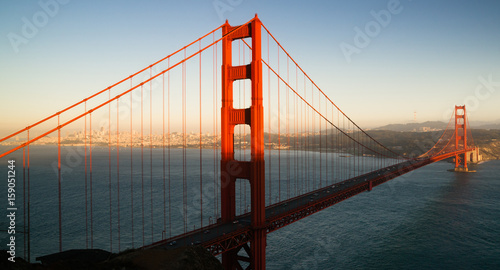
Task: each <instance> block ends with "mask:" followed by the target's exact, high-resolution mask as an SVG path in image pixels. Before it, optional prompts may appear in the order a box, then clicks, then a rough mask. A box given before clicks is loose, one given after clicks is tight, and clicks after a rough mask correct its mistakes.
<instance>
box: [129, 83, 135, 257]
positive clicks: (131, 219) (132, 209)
mask: <svg viewBox="0 0 500 270" xmlns="http://www.w3.org/2000/svg"><path fill="white" fill-rule="evenodd" d="M130 88H132V76H130ZM132 93H133V92H130V221H131V222H130V226H131V236H132V248H134V167H133V165H134V158H133V144H134V139H133V135H132V134H133V127H132V119H133V118H134V117H133V113H132V106H133V99H132Z"/></svg>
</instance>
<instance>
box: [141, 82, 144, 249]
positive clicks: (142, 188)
mask: <svg viewBox="0 0 500 270" xmlns="http://www.w3.org/2000/svg"><path fill="white" fill-rule="evenodd" d="M141 208H142V209H141V213H142V245H143V246H144V244H145V239H144V238H145V231H144V210H145V209H144V85H143V84H142V83H141Z"/></svg>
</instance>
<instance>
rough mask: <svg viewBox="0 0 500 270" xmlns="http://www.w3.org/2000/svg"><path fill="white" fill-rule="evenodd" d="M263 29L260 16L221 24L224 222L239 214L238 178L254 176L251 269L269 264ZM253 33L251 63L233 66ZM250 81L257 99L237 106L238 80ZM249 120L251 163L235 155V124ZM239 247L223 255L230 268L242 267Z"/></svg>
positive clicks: (222, 192) (222, 203)
mask: <svg viewBox="0 0 500 270" xmlns="http://www.w3.org/2000/svg"><path fill="white" fill-rule="evenodd" d="M261 28H262V23H261V22H260V20H259V18H258V17H257V15H255V18H254V19H253V20H252V21H251V22H250V23H248V24H246V25H242V26H237V27H233V26H230V25H229V23H228V22H226V23H225V24H224V25H223V27H222V35H223V36H224V39H223V40H222V109H221V221H222V222H223V223H228V222H232V221H233V220H234V219H235V217H236V202H235V196H236V195H235V193H236V185H235V183H236V179H247V180H249V181H250V195H251V214H250V215H251V224H252V231H253V233H252V237H251V241H250V242H251V247H250V254H249V255H250V260H251V262H250V268H252V269H265V266H266V263H265V256H266V231H265V223H266V216H265V208H266V205H265V162H264V107H263V104H262V103H263V102H262V99H263V94H262V61H261V60H262V56H261V54H262V49H261V42H262V41H261ZM248 37H251V38H252V62H251V63H250V64H249V65H244V66H233V65H232V42H233V41H234V40H239V39H244V38H248ZM244 79H250V80H251V84H252V85H251V87H252V90H251V91H252V97H251V99H252V104H251V106H250V108H246V109H234V107H233V82H234V81H236V80H244ZM243 124H247V125H250V132H251V133H250V138H251V139H250V144H251V160H250V162H244V161H238V160H236V159H235V157H234V127H235V126H236V125H243ZM237 252H238V251H237V250H231V251H229V252H226V253H224V254H223V255H222V264H223V266H224V268H225V269H237V268H239V267H241V266H240V265H239V263H238V259H239V256H238V253H237Z"/></svg>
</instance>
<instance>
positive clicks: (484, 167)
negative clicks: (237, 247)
mask: <svg viewBox="0 0 500 270" xmlns="http://www.w3.org/2000/svg"><path fill="white" fill-rule="evenodd" d="M451 167H452V164H449V163H446V162H438V163H434V164H431V165H428V166H426V167H424V168H421V169H418V170H416V171H413V172H411V173H409V174H407V175H404V176H402V177H399V178H396V179H394V180H391V181H389V182H388V183H385V184H383V185H381V186H379V187H376V188H375V189H373V190H372V191H371V192H365V193H362V194H359V195H357V196H355V197H353V198H350V199H348V200H346V201H344V202H341V203H339V204H337V205H334V206H332V207H330V208H328V209H326V210H323V211H321V212H319V213H317V214H314V215H312V216H310V217H308V218H306V219H304V220H301V221H299V222H296V223H294V224H292V225H290V226H287V227H285V228H283V229H281V230H279V231H277V232H274V233H271V234H269V235H268V248H267V266H268V269H500V161H489V162H485V163H482V164H480V165H476V166H474V167H473V169H476V170H477V172H476V173H468V174H465V173H461V174H459V173H453V172H448V171H447V170H448V169H450V168H451Z"/></svg>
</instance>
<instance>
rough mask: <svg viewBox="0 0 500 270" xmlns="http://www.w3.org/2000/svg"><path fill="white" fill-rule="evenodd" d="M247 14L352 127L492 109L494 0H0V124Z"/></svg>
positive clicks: (497, 35)
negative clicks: (456, 108)
mask: <svg viewBox="0 0 500 270" xmlns="http://www.w3.org/2000/svg"><path fill="white" fill-rule="evenodd" d="M41 13H45V14H46V15H45V20H44V17H43V15H41ZM255 13H258V15H259V18H260V19H261V21H262V22H263V23H264V24H265V25H266V26H267V28H268V29H270V31H271V32H272V33H273V35H274V36H275V37H276V38H277V39H278V40H279V41H280V42H281V43H282V44H283V45H284V46H285V48H286V49H287V50H288V51H289V52H290V54H291V55H292V56H293V57H294V58H295V59H296V60H297V62H298V63H299V64H300V65H301V66H302V68H303V69H304V70H305V71H306V72H307V73H308V74H309V75H310V76H311V77H312V78H313V79H314V80H315V81H316V83H317V84H318V85H319V86H320V87H321V88H322V89H323V91H325V93H326V94H327V95H328V96H329V97H330V98H331V99H332V100H333V101H334V102H335V103H336V104H337V105H338V106H339V107H340V108H341V109H342V110H343V111H344V112H345V113H346V114H347V115H348V116H350V117H351V118H352V119H353V120H354V121H355V122H357V123H358V124H360V126H361V127H365V128H369V127H374V126H378V125H385V124H389V123H405V122H410V121H413V118H414V112H416V115H417V121H419V122H422V121H428V120H439V121H447V120H448V118H447V117H449V112H450V110H451V109H452V108H453V106H454V105H455V104H457V105H459V104H464V103H465V104H466V105H467V106H468V113H469V119H470V121H498V120H500V15H499V14H500V1H497V0H491V1H463V0H453V1H431V0H413V1H411V0H401V1H394V0H382V1H355V0H349V1H347V0H343V1H278V0H273V1H271V0H268V1H252V0H216V1H213V0H184V1H179V0H178V1H76V0H71V1H68V0H64V1H63V0H59V1H57V0H41V1H17V0H4V1H2V3H1V7H0V93H1V101H2V102H1V106H0V113H1V115H2V117H1V120H0V125H1V126H2V134H4V131H6V130H7V131H14V129H18V128H22V127H25V126H27V125H28V124H30V123H32V122H34V121H36V120H39V119H41V118H42V117H44V116H46V115H49V114H51V113H54V112H56V111H57V110H59V109H62V108H63V107H66V106H68V105H71V104H73V103H75V102H77V101H80V100H81V99H83V98H85V97H87V96H89V95H91V94H93V93H95V92H97V91H99V90H101V89H103V88H105V87H107V86H108V85H110V84H112V83H114V82H116V81H118V80H120V79H122V78H124V77H127V76H128V75H130V74H132V73H133V72H135V71H137V70H139V69H141V68H143V67H146V66H148V65H149V64H151V63H153V62H155V61H156V60H158V59H160V58H162V57H164V56H165V55H167V54H169V53H171V52H173V51H174V50H176V49H178V48H181V47H182V46H184V45H186V44H187V43H188V42H191V41H192V40H194V39H196V38H198V37H199V36H201V35H202V34H205V33H207V32H208V31H210V30H212V29H214V28H216V27H217V26H219V25H221V24H222V23H224V21H225V19H228V20H229V22H230V23H231V24H232V25H238V24H241V23H244V22H246V21H248V20H249V19H251V18H252V17H253V16H254V14H255ZM387 14H389V15H390V17H389V16H387ZM37 16H38V17H37ZM36 20H38V21H36ZM34 22H35V23H37V24H38V26H36V25H35V27H36V31H33V29H28V30H27V28H26V26H25V25H26V24H30V23H34ZM29 30H30V31H29Z"/></svg>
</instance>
